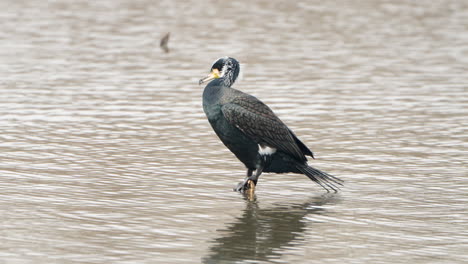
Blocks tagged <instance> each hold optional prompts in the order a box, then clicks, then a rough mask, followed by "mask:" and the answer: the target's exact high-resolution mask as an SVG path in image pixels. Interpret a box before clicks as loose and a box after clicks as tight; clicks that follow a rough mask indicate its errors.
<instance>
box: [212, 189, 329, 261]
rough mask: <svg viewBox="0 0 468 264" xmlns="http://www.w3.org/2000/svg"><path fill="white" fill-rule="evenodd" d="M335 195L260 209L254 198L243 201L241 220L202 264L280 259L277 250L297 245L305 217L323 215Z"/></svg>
mask: <svg viewBox="0 0 468 264" xmlns="http://www.w3.org/2000/svg"><path fill="white" fill-rule="evenodd" d="M337 200H338V198H337V197H336V196H334V195H325V196H321V197H315V198H311V199H309V200H308V201H306V202H303V203H290V204H287V203H285V204H282V205H277V206H274V207H270V208H265V209H262V208H261V206H260V205H259V202H258V201H257V199H256V198H255V196H253V197H246V205H247V207H246V209H245V210H244V212H243V214H242V216H240V217H239V218H237V219H236V221H235V222H234V223H232V224H228V226H227V228H226V229H223V230H219V233H221V234H223V235H222V236H221V237H219V238H216V239H215V240H214V241H212V244H214V245H213V246H212V247H211V248H210V250H209V253H208V255H207V256H205V257H204V258H203V263H234V262H238V261H255V260H256V261H268V260H271V259H275V258H279V257H280V253H279V250H278V249H281V248H282V247H286V246H291V247H294V246H298V245H300V244H301V243H302V242H303V240H304V237H303V235H302V233H303V232H304V231H305V230H306V226H307V225H308V223H307V221H305V220H304V217H305V216H306V215H309V214H325V213H326V210H325V209H323V208H322V205H324V204H328V203H336V202H337Z"/></svg>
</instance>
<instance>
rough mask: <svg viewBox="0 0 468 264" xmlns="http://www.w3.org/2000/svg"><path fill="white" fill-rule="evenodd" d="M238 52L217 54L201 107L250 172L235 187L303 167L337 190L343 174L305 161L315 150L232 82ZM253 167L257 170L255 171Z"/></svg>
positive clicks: (299, 169) (319, 181) (230, 148)
mask: <svg viewBox="0 0 468 264" xmlns="http://www.w3.org/2000/svg"><path fill="white" fill-rule="evenodd" d="M239 70H240V68H239V63H238V62H237V60H235V59H234V58H230V57H224V58H220V59H219V60H217V61H216V62H215V63H214V64H213V66H212V68H211V75H210V76H209V77H207V78H205V79H202V80H200V83H202V82H206V81H209V80H211V81H210V82H209V83H208V85H207V86H206V87H205V90H204V91H203V110H204V111H205V114H206V116H207V117H208V121H209V122H210V124H211V126H212V127H213V130H214V131H215V132H216V134H217V135H218V137H219V138H220V139H221V141H222V142H223V143H224V145H226V147H227V148H228V149H229V150H231V152H233V153H234V155H236V157H237V158H238V159H239V160H240V161H241V162H242V163H244V165H245V166H246V167H247V178H246V180H245V181H244V182H242V183H241V184H239V186H238V187H237V189H236V190H238V191H245V190H246V189H247V188H248V181H249V180H250V181H252V182H254V183H255V184H256V183H257V180H258V177H259V176H260V174H261V173H262V172H275V173H287V172H292V173H301V174H305V175H306V176H308V177H309V178H310V179H311V180H313V181H315V182H316V183H318V184H319V185H321V186H322V187H323V188H325V189H326V190H327V191H328V190H329V188H330V189H332V190H334V191H336V190H337V189H338V187H337V185H342V184H341V180H340V179H338V178H336V177H334V176H331V175H329V174H327V173H325V172H322V171H320V170H317V169H314V168H312V167H310V166H308V164H307V158H306V156H310V157H313V153H312V151H311V150H310V149H309V148H308V147H307V146H306V145H305V144H304V143H302V142H301V141H300V140H299V139H298V138H297V136H296V135H295V134H294V133H293V132H292V131H291V130H290V129H289V128H288V127H287V126H286V125H285V124H284V123H283V122H282V121H281V120H280V119H279V118H278V116H276V115H275V114H274V113H273V111H272V110H271V109H270V108H269V107H268V106H267V105H265V104H264V103H263V102H262V101H260V100H259V99H257V98H256V97H254V96H252V95H249V94H246V93H244V92H241V91H239V90H236V89H234V88H231V85H232V84H233V83H234V82H235V80H236V78H237V76H238V74H239ZM254 171H255V174H253V172H254Z"/></svg>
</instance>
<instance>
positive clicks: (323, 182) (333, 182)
mask: <svg viewBox="0 0 468 264" xmlns="http://www.w3.org/2000/svg"><path fill="white" fill-rule="evenodd" d="M296 167H297V169H298V170H299V171H301V172H302V173H304V174H305V175H306V176H307V177H309V179H311V180H312V181H314V182H316V183H317V184H319V185H320V186H322V188H324V189H325V190H327V192H330V189H332V190H333V191H334V192H338V190H339V189H340V187H339V186H343V180H341V179H340V178H337V177H335V176H333V175H330V174H328V173H326V172H323V171H320V170H318V169H315V168H312V167H310V166H308V165H307V164H297V165H296Z"/></svg>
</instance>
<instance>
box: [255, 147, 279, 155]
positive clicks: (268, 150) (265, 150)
mask: <svg viewBox="0 0 468 264" xmlns="http://www.w3.org/2000/svg"><path fill="white" fill-rule="evenodd" d="M275 152H276V149H275V148H271V147H268V146H265V147H262V146H261V145H258V153H259V154H260V155H273V154H274V153H275Z"/></svg>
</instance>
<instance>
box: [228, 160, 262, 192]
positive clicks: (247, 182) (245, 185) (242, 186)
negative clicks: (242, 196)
mask: <svg viewBox="0 0 468 264" xmlns="http://www.w3.org/2000/svg"><path fill="white" fill-rule="evenodd" d="M262 172H263V166H260V167H259V168H257V169H256V170H255V175H253V170H251V169H248V170H247V178H245V179H244V181H242V182H240V183H239V184H238V185H237V187H236V188H235V189H234V190H235V191H238V192H242V193H243V192H245V191H247V190H252V192H253V190H255V185H257V181H258V177H260V174H262Z"/></svg>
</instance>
